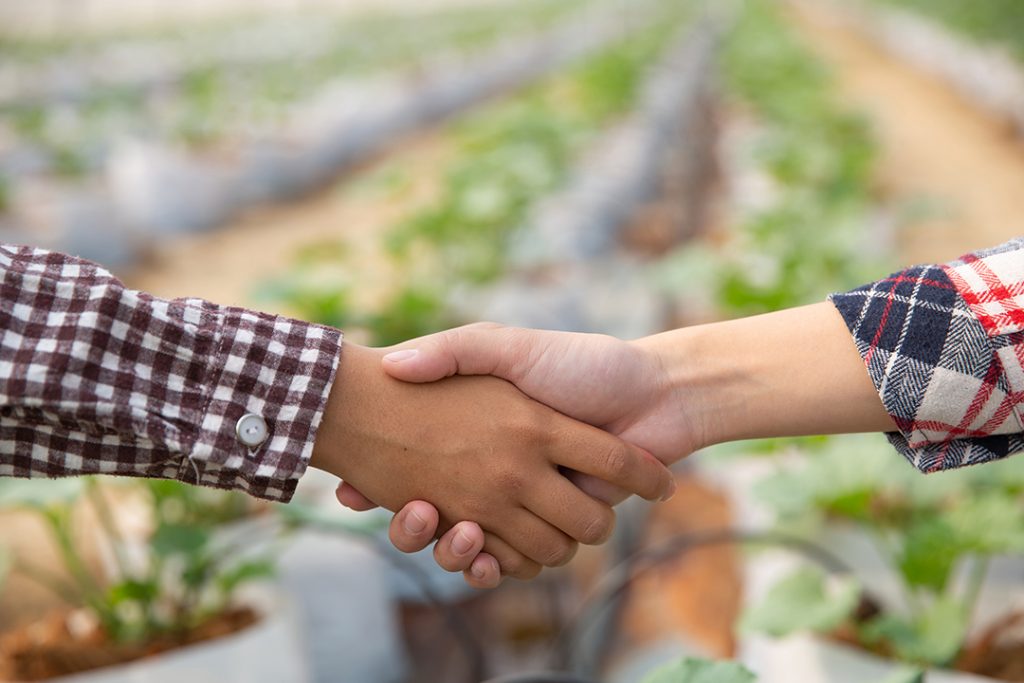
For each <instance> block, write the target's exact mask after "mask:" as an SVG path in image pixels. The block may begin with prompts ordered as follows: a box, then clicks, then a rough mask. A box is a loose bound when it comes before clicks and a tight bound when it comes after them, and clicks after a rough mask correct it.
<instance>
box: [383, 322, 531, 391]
mask: <svg viewBox="0 0 1024 683" xmlns="http://www.w3.org/2000/svg"><path fill="white" fill-rule="evenodd" d="M510 333H511V334H515V333H516V331H515V330H513V329H512V328H506V327H503V326H502V325H498V324H496V323H475V324H473V325H466V326H464V327H457V328H455V329H452V330H446V331H444V332H438V333H437V334H432V335H429V336H426V337H420V338H419V339H413V340H412V341H409V342H406V343H404V344H401V345H400V346H398V347H397V350H395V351H392V352H391V353H388V354H387V355H385V356H384V358H383V359H382V360H381V364H382V365H383V367H384V371H385V372H386V373H388V374H389V375H391V376H392V377H394V378H395V379H400V380H402V381H405V382H433V381H436V380H439V379H443V378H445V377H450V376H452V375H456V374H459V375H495V376H498V377H505V376H504V374H502V369H503V367H504V366H506V365H507V363H506V361H507V355H508V353H509V349H508V343H509V335H510ZM505 379H509V378H508V377H505Z"/></svg>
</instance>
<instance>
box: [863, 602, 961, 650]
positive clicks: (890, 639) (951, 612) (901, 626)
mask: <svg viewBox="0 0 1024 683" xmlns="http://www.w3.org/2000/svg"><path fill="white" fill-rule="evenodd" d="M967 627H968V615H967V610H966V609H965V608H964V606H963V605H962V604H960V603H959V602H957V601H955V600H952V599H950V598H946V597H942V598H938V599H937V600H935V602H933V603H932V604H930V605H929V606H928V607H927V608H926V609H924V610H923V611H921V612H920V613H919V614H918V615H917V617H916V618H912V619H907V618H903V617H899V616H895V615H892V614H887V615H883V616H880V617H877V618H876V619H873V620H872V621H871V622H869V623H868V624H867V625H866V626H865V627H864V628H863V629H861V636H862V637H863V638H864V640H865V641H866V642H868V643H881V642H885V643H888V644H889V645H890V646H891V647H892V648H893V650H894V651H895V653H896V656H897V657H898V658H899V659H901V660H903V661H906V662H912V663H915V664H928V665H932V666H944V665H946V664H948V663H949V662H950V661H952V660H953V658H954V657H955V656H956V654H957V653H958V652H959V651H960V649H961V648H962V647H963V643H964V640H965V639H966V637H967Z"/></svg>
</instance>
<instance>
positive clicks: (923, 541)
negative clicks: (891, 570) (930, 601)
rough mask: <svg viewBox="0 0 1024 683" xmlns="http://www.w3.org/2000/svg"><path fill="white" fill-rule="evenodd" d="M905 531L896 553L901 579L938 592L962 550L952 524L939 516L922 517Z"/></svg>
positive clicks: (912, 584)
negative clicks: (899, 550) (922, 518)
mask: <svg viewBox="0 0 1024 683" xmlns="http://www.w3.org/2000/svg"><path fill="white" fill-rule="evenodd" d="M905 533H906V536H905V538H904V541H903V549H902V552H901V553H900V556H899V570H900V573H901V574H902V575H903V580H904V581H906V582H907V584H908V585H910V586H922V587H925V588H929V589H931V590H934V591H936V592H941V591H942V590H943V589H944V588H945V587H946V582H947V581H948V580H949V575H950V573H951V572H952V570H953V565H954V564H955V562H956V561H957V559H959V556H960V554H961V552H962V548H961V547H960V545H959V544H958V543H957V540H956V537H955V535H954V533H953V529H952V527H950V525H949V524H947V523H946V522H945V521H944V520H942V519H925V520H922V521H920V522H917V523H914V524H912V525H911V526H910V527H909V528H908V529H906V532H905Z"/></svg>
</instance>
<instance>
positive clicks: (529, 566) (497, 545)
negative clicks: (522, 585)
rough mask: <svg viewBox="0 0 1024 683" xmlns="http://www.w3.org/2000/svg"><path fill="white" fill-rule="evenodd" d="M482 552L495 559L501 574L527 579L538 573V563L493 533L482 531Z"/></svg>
mask: <svg viewBox="0 0 1024 683" xmlns="http://www.w3.org/2000/svg"><path fill="white" fill-rule="evenodd" d="M484 553H486V554H487V555H490V556H491V557H493V558H494V559H495V560H496V561H497V563H498V566H499V567H500V572H501V576H511V577H512V578H513V579H522V580H523V581H529V580H530V579H532V578H534V577H535V576H537V574H540V570H541V566H540V564H538V563H536V562H534V561H533V560H531V559H530V558H528V557H527V556H526V555H524V554H522V553H521V552H519V551H518V550H516V549H515V548H513V547H512V546H510V545H509V544H508V543H506V542H505V541H503V540H502V539H501V538H499V537H498V536H495V535H494V534H491V533H486V532H485V533H484Z"/></svg>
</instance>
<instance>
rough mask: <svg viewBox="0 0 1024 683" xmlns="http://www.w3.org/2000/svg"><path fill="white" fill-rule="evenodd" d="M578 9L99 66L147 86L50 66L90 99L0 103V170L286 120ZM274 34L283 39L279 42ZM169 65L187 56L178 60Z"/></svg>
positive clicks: (390, 23)
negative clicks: (372, 82) (348, 84)
mask: <svg viewBox="0 0 1024 683" xmlns="http://www.w3.org/2000/svg"><path fill="white" fill-rule="evenodd" d="M577 6H578V3H550V2H532V3H527V4H525V5H522V6H520V5H502V6H500V7H489V8H479V9H476V10H472V11H469V12H462V11H459V12H455V11H451V10H449V11H446V12H437V13H431V14H426V15H424V16H422V17H417V19H416V21H415V22H412V21H409V20H403V19H399V18H397V17H383V16H380V17H373V18H372V19H363V20H351V21H344V22H343V21H341V20H338V19H334V20H333V21H322V22H321V23H320V24H319V25H318V24H315V23H312V22H311V21H309V20H307V21H306V22H305V23H303V24H301V25H299V26H289V25H288V24H285V25H283V26H280V27H275V26H260V27H258V29H259V30H258V31H257V30H254V29H250V30H249V31H248V32H243V35H242V36H239V38H238V39H237V40H234V41H230V42H231V43H238V44H241V45H246V46H251V45H261V46H269V47H270V48H272V54H265V55H263V58H262V59H256V58H250V59H248V60H243V59H240V58H238V57H235V58H233V59H232V58H229V57H227V56H224V55H219V56H216V57H207V56H206V55H204V53H203V51H201V50H197V49H195V48H194V47H193V46H192V45H191V44H187V45H186V46H185V47H187V48H188V49H183V51H182V52H181V54H180V55H176V56H174V57H170V56H165V57H164V58H160V57H156V56H152V57H149V58H146V57H144V56H141V55H132V54H130V53H129V54H127V55H126V54H124V53H123V52H122V51H114V54H113V55H112V56H110V57H108V58H107V59H106V60H103V61H102V62H101V63H100V64H98V65H96V66H95V70H97V71H99V72H100V73H102V74H105V75H106V77H108V78H111V76H110V73H111V72H113V71H116V68H115V66H114V65H120V67H119V68H129V69H132V70H133V71H139V70H140V69H142V70H145V71H146V72H147V73H149V72H151V73H150V75H151V76H152V78H150V79H149V80H150V82H151V84H152V85H153V87H150V88H142V87H135V88H132V87H127V86H125V85H117V84H107V85H103V84H96V83H92V82H90V79H89V77H88V76H87V75H75V73H74V71H73V70H72V72H71V74H68V73H66V72H67V71H68V70H69V69H71V67H67V66H64V67H61V68H55V69H54V71H55V76H54V78H55V79H56V80H57V81H58V82H59V83H64V82H68V81H70V82H71V83H77V84H79V85H80V86H81V87H82V88H83V89H84V90H85V91H86V92H85V93H83V94H84V95H89V96H88V97H84V96H83V97H80V98H71V97H69V96H67V95H65V96H64V97H61V98H58V99H56V100H52V101H47V100H40V101H33V100H31V99H30V100H29V101H26V102H12V103H9V104H8V106H6V107H4V108H3V110H2V111H0V129H6V131H7V132H6V135H5V136H4V137H7V138H10V140H11V142H9V143H7V144H6V145H5V147H6V149H5V150H3V156H2V157H0V159H2V161H0V171H2V172H3V173H4V174H6V175H7V176H8V177H10V176H17V175H19V174H21V173H41V172H46V173H55V174H57V175H66V176H67V175H70V176H74V175H79V174H82V173H84V172H87V171H90V170H97V169H98V168H100V167H101V166H102V165H103V163H104V161H105V160H106V158H107V157H108V155H109V154H110V152H111V151H112V150H113V149H114V148H115V147H116V146H117V144H118V142H119V141H123V140H126V139H132V138H138V139H144V140H163V141H166V142H169V143H175V142H177V143H182V144H186V145H189V146H197V145H198V146H202V145H209V144H210V143H212V142H215V141H217V140H218V139H222V138H231V137H242V136H245V135H259V134H266V133H267V132H269V131H273V130H275V129H276V128H278V127H279V126H280V125H281V124H282V123H284V120H285V118H286V117H287V115H288V113H289V111H290V109H291V107H293V106H294V105H295V104H296V103H298V102H301V101H303V100H305V99H308V98H309V97H311V96H312V95H313V94H314V93H316V92H317V91H318V90H319V89H321V88H322V87H323V86H324V85H325V84H327V83H329V82H330V81H332V80H333V79H337V78H341V77H345V76H348V77H355V76H359V75H363V74H367V73H371V72H374V71H380V70H384V69H394V68H399V67H402V66H409V65H415V64H417V63H421V62H424V60H426V62H427V63H428V64H429V62H430V60H431V59H438V58H443V59H455V56H456V55H458V54H461V53H464V52H466V51H471V50H475V49H479V48H480V47H481V46H482V45H485V44H487V43H490V42H496V41H498V40H499V39H507V37H508V36H509V35H510V34H512V35H518V34H523V33H525V32H527V31H528V30H531V29H532V30H537V29H540V28H543V27H544V26H547V25H549V24H550V23H552V22H553V21H555V20H557V19H559V18H561V17H564V16H565V15H566V14H568V13H569V12H570V10H572V9H574V8H576V7H577ZM275 32H279V33H281V34H283V36H284V37H286V38H287V37H288V36H291V39H290V40H285V41H283V43H284V44H283V45H282V44H281V43H282V41H281V40H279V38H278V37H277V36H276V35H275ZM252 33H255V34H256V35H250V34H252ZM243 39H244V40H243ZM248 49H251V48H248ZM262 49H264V50H266V49H267V47H264V48H262ZM197 55H198V56H197ZM175 61H182V62H184V64H181V65H180V66H177V67H175V66H174V64H173V63H174V62H175ZM107 62H112V63H113V64H108V63H107ZM8 68H10V67H8ZM40 78H41V77H40V76H39V75H38V74H26V77H25V80H27V81H29V82H32V83H35V82H38V81H39V80H40ZM0 82H2V81H0Z"/></svg>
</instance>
